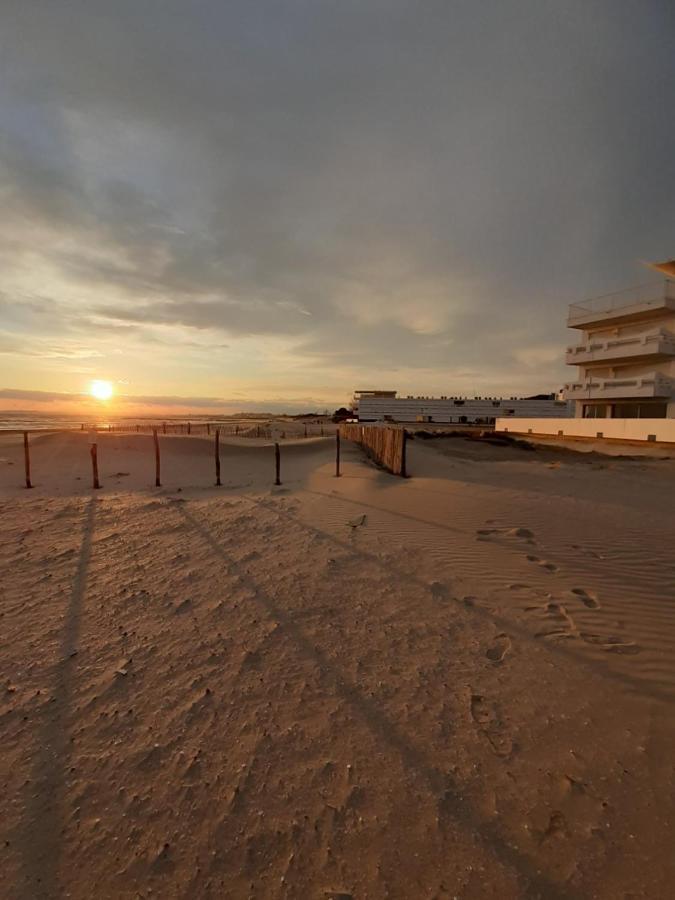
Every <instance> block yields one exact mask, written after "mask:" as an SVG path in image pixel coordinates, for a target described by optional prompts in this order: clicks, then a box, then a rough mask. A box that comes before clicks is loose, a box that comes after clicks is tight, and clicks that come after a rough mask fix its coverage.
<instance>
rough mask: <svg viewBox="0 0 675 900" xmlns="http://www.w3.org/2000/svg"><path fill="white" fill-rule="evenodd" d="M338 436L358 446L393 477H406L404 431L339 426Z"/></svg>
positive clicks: (361, 426)
mask: <svg viewBox="0 0 675 900" xmlns="http://www.w3.org/2000/svg"><path fill="white" fill-rule="evenodd" d="M340 435H341V437H343V438H344V439H345V440H347V441H354V443H356V444H360V445H361V447H363V449H364V450H365V451H366V453H367V454H368V455H369V456H370V457H372V459H374V460H375V462H377V463H379V464H380V465H381V466H383V467H384V468H385V469H387V470H388V471H389V472H391V473H392V474H393V475H400V476H401V477H402V478H406V477H407V473H406V458H405V457H406V431H405V428H400V427H396V428H392V427H389V426H382V427H379V426H377V425H340Z"/></svg>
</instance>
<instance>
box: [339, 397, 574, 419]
mask: <svg viewBox="0 0 675 900" xmlns="http://www.w3.org/2000/svg"><path fill="white" fill-rule="evenodd" d="M354 410H355V412H356V414H357V415H358V419H359V421H360V422H405V423H410V422H415V423H435V424H444V425H450V424H459V425H461V424H482V425H491V424H494V421H495V419H496V418H497V417H499V416H501V417H509V416H533V417H536V418H547V417H549V416H550V417H556V418H564V417H567V416H570V415H571V414H572V410H571V407H570V405H569V404H568V403H567V402H565V401H564V400H560V399H556V397H555V395H554V394H550V395H547V394H545V395H538V396H536V397H510V398H503V397H473V398H472V397H459V396H457V397H450V396H447V397H412V396H408V397H399V396H397V392H396V391H355V393H354Z"/></svg>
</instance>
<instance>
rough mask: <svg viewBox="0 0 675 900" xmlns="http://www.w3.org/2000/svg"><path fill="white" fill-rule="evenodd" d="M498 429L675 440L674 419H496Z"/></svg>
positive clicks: (516, 431) (556, 435)
mask: <svg viewBox="0 0 675 900" xmlns="http://www.w3.org/2000/svg"><path fill="white" fill-rule="evenodd" d="M495 431H508V432H509V433H512V434H529V433H532V434H550V435H553V436H554V437H558V436H559V435H560V432H562V437H589V438H595V437H597V436H598V434H602V436H603V437H606V438H618V439H622V438H623V440H625V441H646V440H649V435H652V434H653V435H655V437H653V438H652V440H656V441H672V442H673V443H675V419H553V420H552V419H519V418H513V419H497V421H496V422H495Z"/></svg>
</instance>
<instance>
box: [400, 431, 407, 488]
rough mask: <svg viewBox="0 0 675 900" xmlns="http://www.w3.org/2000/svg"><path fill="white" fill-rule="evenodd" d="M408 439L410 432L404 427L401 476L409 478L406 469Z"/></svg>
mask: <svg viewBox="0 0 675 900" xmlns="http://www.w3.org/2000/svg"><path fill="white" fill-rule="evenodd" d="M407 440H408V432H407V431H406V430H405V428H404V429H403V440H402V447H401V478H407V477H408V473H407V471H406V443H407Z"/></svg>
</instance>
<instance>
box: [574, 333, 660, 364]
mask: <svg viewBox="0 0 675 900" xmlns="http://www.w3.org/2000/svg"><path fill="white" fill-rule="evenodd" d="M664 356H675V334H673V332H672V331H666V329H664V328H658V329H654V331H649V332H646V333H645V334H630V335H625V336H624V337H615V338H607V339H599V338H589V339H588V341H587V342H586V343H585V344H580V345H579V346H578V347H568V348H567V354H566V355H565V361H566V362H567V363H568V365H570V366H586V365H589V364H591V363H604V362H608V361H609V362H611V361H612V360H621V361H622V362H631V361H633V360H635V361H640V360H642V361H644V360H649V359H660V358H662V357H664Z"/></svg>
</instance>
